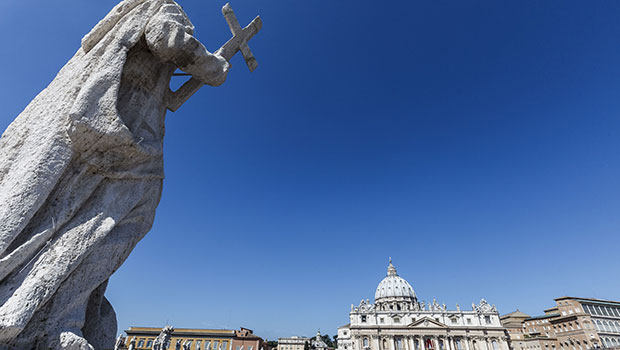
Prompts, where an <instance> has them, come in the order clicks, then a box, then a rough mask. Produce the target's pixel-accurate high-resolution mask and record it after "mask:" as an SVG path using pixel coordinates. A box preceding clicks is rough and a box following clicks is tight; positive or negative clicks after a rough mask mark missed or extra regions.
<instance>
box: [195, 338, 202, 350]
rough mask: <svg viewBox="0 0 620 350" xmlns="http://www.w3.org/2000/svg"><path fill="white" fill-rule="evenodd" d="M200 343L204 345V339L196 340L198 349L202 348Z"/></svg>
mask: <svg viewBox="0 0 620 350" xmlns="http://www.w3.org/2000/svg"><path fill="white" fill-rule="evenodd" d="M200 345H202V340H196V349H195V350H200Z"/></svg>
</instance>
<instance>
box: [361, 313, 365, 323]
mask: <svg viewBox="0 0 620 350" xmlns="http://www.w3.org/2000/svg"><path fill="white" fill-rule="evenodd" d="M362 323H366V315H362Z"/></svg>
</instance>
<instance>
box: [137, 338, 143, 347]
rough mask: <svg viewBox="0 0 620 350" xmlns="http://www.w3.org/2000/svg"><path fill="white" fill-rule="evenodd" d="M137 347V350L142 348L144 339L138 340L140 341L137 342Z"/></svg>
mask: <svg viewBox="0 0 620 350" xmlns="http://www.w3.org/2000/svg"><path fill="white" fill-rule="evenodd" d="M138 347H139V348H142V347H144V339H140V340H139V341H138Z"/></svg>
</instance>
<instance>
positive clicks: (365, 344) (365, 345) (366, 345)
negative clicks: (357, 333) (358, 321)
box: [364, 337, 368, 348]
mask: <svg viewBox="0 0 620 350" xmlns="http://www.w3.org/2000/svg"><path fill="white" fill-rule="evenodd" d="M364 347H365V348H367V347H368V337H364Z"/></svg>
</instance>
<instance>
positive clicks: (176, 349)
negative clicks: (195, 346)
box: [174, 339, 181, 350]
mask: <svg viewBox="0 0 620 350" xmlns="http://www.w3.org/2000/svg"><path fill="white" fill-rule="evenodd" d="M174 348H175V350H181V339H177V343H176V345H175V346H174Z"/></svg>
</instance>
